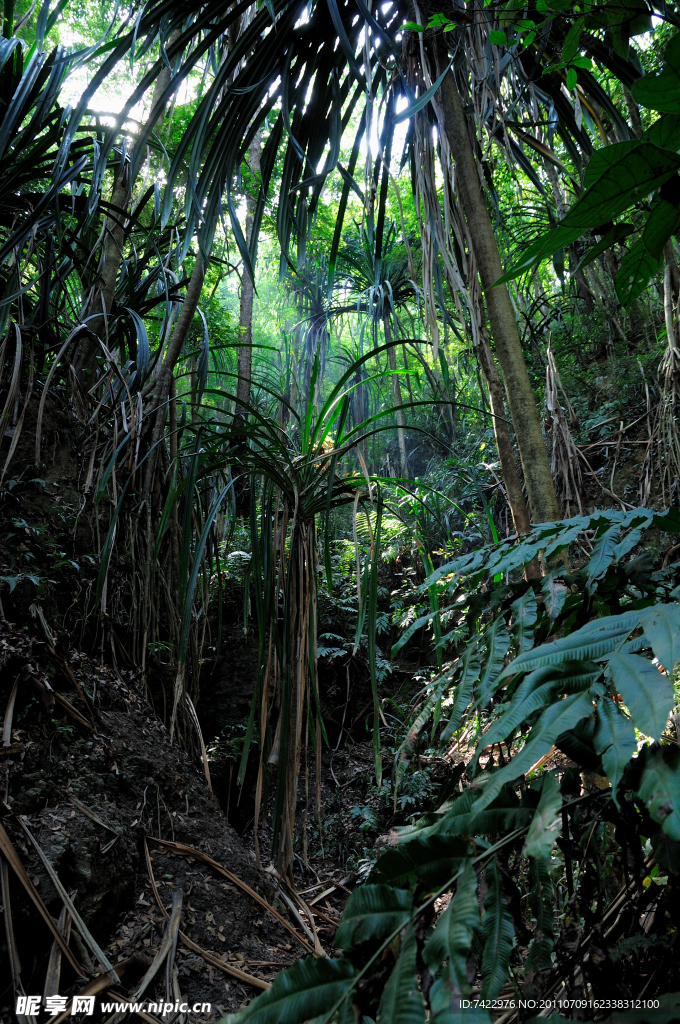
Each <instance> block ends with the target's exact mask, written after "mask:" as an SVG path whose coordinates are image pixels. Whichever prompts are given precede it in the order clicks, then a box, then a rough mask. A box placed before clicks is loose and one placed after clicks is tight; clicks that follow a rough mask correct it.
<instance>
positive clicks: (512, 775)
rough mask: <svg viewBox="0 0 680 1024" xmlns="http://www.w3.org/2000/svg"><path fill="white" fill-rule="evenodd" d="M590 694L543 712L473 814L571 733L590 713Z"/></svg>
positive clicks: (485, 805)
mask: <svg viewBox="0 0 680 1024" xmlns="http://www.w3.org/2000/svg"><path fill="white" fill-rule="evenodd" d="M594 689H595V687H593V690H594ZM591 692H592V691H591ZM591 692H589V693H575V694H573V695H572V696H571V697H565V699H564V700H558V701H557V702H556V703H555V704H553V705H552V706H551V707H549V708H548V709H547V711H544V713H543V714H542V715H541V717H540V719H539V721H538V723H537V724H536V725H535V726H534V727H533V729H532V730H531V732H530V733H529V736H528V739H527V742H526V743H525V745H524V746H523V747H522V749H521V750H520V751H519V753H517V754H515V755H514V756H513V758H512V760H511V761H510V762H509V764H506V765H505V767H504V768H501V769H500V771H497V772H494V773H493V775H492V776H491V778H490V779H489V782H488V783H487V784H486V786H485V788H484V791H483V793H482V795H481V796H480V798H479V800H478V801H477V803H476V804H475V812H476V813H479V812H481V811H483V810H484V809H485V808H487V807H488V806H489V804H491V803H492V802H493V800H495V798H496V797H497V796H498V794H499V793H500V791H501V789H502V788H503V786H504V785H505V784H506V783H508V782H514V781H515V779H518V778H519V777H520V775H524V774H525V773H526V772H528V771H529V769H530V768H532V767H533V765H534V764H535V763H536V762H537V761H538V760H540V758H541V757H543V755H544V754H547V752H548V751H549V750H550V748H551V747H552V746H554V745H555V741H556V740H557V738H558V737H559V736H561V735H562V733H563V732H567V731H568V730H569V729H573V728H574V726H575V725H576V724H577V723H578V722H580V721H581V719H582V718H586V717H588V716H589V715H590V714H591V713H592V710H593V700H592V696H591ZM473 820H474V819H473Z"/></svg>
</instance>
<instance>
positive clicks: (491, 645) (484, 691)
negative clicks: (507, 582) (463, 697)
mask: <svg viewBox="0 0 680 1024" xmlns="http://www.w3.org/2000/svg"><path fill="white" fill-rule="evenodd" d="M484 640H485V642H486V662H485V665H484V670H483V672H482V676H481V679H480V680H479V686H478V688H477V690H478V695H479V696H478V703H479V705H480V706H481V707H484V705H485V704H486V702H487V701H488V699H489V697H490V696H491V694H492V693H493V692H494V690H495V687H496V682H497V681H498V677H499V676H500V673H501V669H502V668H503V660H504V658H505V655H506V654H507V652H508V648H509V647H510V636H509V635H508V631H507V629H506V628H505V620H504V619H503V617H502V616H501V615H499V616H498V617H497V618H496V619H494V621H493V622H492V624H491V625H490V626H489V627H488V629H487V630H486V632H485V633H484Z"/></svg>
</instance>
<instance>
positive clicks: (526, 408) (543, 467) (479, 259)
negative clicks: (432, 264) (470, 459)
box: [432, 33, 560, 522]
mask: <svg viewBox="0 0 680 1024" xmlns="http://www.w3.org/2000/svg"><path fill="white" fill-rule="evenodd" d="M432 43H433V50H434V53H435V55H436V63H437V68H438V70H437V74H438V75H439V74H441V72H442V71H443V70H444V68H445V67H446V64H447V63H448V53H447V49H446V44H445V43H444V40H443V37H442V36H441V34H439V33H437V34H435V35H434V36H433V38H432ZM438 99H439V102H438V103H437V107H438V110H437V113H438V115H439V118H440V120H441V123H442V128H443V130H444V131H445V132H446V136H447V139H448V143H449V147H450V149H451V153H452V156H453V159H454V160H455V164H456V182H457V186H458V194H459V196H460V201H461V205H462V208H463V212H464V214H465V218H466V220H467V223H468V227H469V230H470V237H471V240H472V247H473V251H474V256H475V261H476V263H477V267H478V269H479V275H480V278H481V282H482V288H483V289H484V294H485V298H486V307H487V313H488V317H489V322H490V325H491V333H492V335H493V339H494V341H495V345H496V355H497V357H498V361H499V363H500V366H501V370H502V372H503V383H504V385H505V392H506V395H507V399H508V407H509V409H510V416H511V418H512V423H513V426H514V429H515V436H516V438H517V445H518V447H519V452H520V458H521V460H522V469H523V471H524V479H525V481H526V487H527V493H528V495H529V505H530V508H531V512H532V516H533V518H534V520H535V521H536V522H546V521H548V520H554V519H558V518H559V515H560V510H559V504H558V501H557V496H556V494H555V485H554V483H553V479H552V474H551V472H550V462H549V461H548V452H547V449H546V446H545V441H544V439H543V434H542V432H541V424H540V420H539V415H538V410H537V408H536V400H535V398H534V395H533V392H532V390H531V382H530V380H529V374H528V372H527V367H526V363H525V361H524V354H523V352H522V345H521V342H520V338H519V331H518V329H517V321H516V319H515V313H514V310H513V308H512V303H511V301H510V295H509V293H508V289H507V287H506V286H505V285H499V286H496V281H497V280H498V278H499V277H501V276H502V274H503V267H502V265H501V259H500V255H499V252H498V246H497V244H496V239H495V237H494V233H493V227H492V224H491V218H490V216H489V211H488V208H487V204H486V199H485V197H484V194H483V193H482V188H481V185H480V181H479V173H478V170H477V161H476V159H475V154H474V151H473V148H472V142H471V138H470V129H469V127H468V121H467V117H466V115H465V112H464V110H463V104H462V101H461V98H460V93H459V92H458V88H457V85H456V80H455V77H454V75H453V74H447V75H446V76H445V78H444V81H443V82H442V85H441V87H440V89H439V93H438Z"/></svg>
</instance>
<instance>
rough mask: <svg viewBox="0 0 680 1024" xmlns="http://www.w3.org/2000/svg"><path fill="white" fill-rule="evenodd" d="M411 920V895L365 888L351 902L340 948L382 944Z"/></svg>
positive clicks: (380, 887)
mask: <svg viewBox="0 0 680 1024" xmlns="http://www.w3.org/2000/svg"><path fill="white" fill-rule="evenodd" d="M410 916H411V893H410V892H407V891H405V890H402V889H396V888H392V887H391V886H387V885H363V886H361V888H359V889H355V890H354V892H353V893H352V895H351V896H350V898H349V900H348V901H347V907H346V908H345V913H344V916H343V920H342V924H341V925H340V927H339V928H338V932H337V935H336V936H335V941H336V944H337V945H338V947H339V948H340V949H351V948H352V946H356V945H358V944H360V943H362V942H368V941H369V940H371V941H374V942H379V941H380V940H381V939H384V938H385V936H386V935H389V934H390V933H391V932H393V931H394V930H395V928H398V927H399V926H403V925H405V924H406V922H407V921H408V920H409V917H410Z"/></svg>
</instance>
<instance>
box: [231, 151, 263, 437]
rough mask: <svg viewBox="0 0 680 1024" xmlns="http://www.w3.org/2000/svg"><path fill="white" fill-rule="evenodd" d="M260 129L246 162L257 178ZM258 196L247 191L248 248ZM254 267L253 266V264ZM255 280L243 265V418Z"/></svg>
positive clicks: (239, 403) (239, 412)
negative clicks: (256, 197)
mask: <svg viewBox="0 0 680 1024" xmlns="http://www.w3.org/2000/svg"><path fill="white" fill-rule="evenodd" d="M261 147H262V133H261V132H259V131H258V132H256V133H255V135H254V136H253V140H252V142H251V143H250V147H249V149H248V165H249V167H250V171H251V173H252V175H253V177H254V178H255V179H256V180H257V181H258V182H259V177H260V157H261ZM256 204H257V200H256V199H255V198H254V196H253V195H252V194H251V193H250V192H248V193H247V195H246V209H247V211H248V212H247V214H246V242H247V243H248V248H250V243H251V240H252V237H253V219H254V216H255V206H256ZM253 270H255V267H254V266H253ZM254 292H255V282H254V280H253V278H252V276H251V274H250V271H249V270H248V268H247V267H246V266H245V265H244V267H243V279H242V281H241V301H240V309H239V320H238V333H239V341H240V342H241V346H240V347H239V350H238V382H237V386H236V410H235V415H236V416H239V417H242V418H243V419H245V418H246V417H247V415H248V412H247V409H246V406H248V405H249V404H250V391H251V377H252V372H253V349H252V344H253V296H254Z"/></svg>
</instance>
